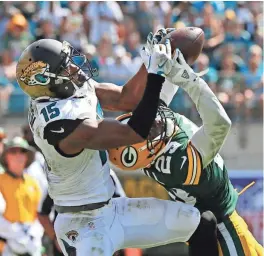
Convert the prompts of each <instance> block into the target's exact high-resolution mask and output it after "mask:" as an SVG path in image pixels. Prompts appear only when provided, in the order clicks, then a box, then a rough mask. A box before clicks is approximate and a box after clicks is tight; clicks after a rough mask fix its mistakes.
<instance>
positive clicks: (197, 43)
mask: <svg viewBox="0 0 264 256" xmlns="http://www.w3.org/2000/svg"><path fill="white" fill-rule="evenodd" d="M166 38H170V41H171V48H172V52H174V50H175V49H176V48H179V50H180V51H181V52H182V54H183V56H184V58H185V60H186V61H187V62H188V64H190V65H191V64H193V63H194V62H195V61H196V59H197V58H198V56H199V54H200V53H201V51H202V49H203V45H204V32H203V30H202V29H200V28H197V27H185V28H180V29H177V30H175V31H173V32H171V33H169V34H168V35H167V36H166ZM164 40H165V39H163V42H164Z"/></svg>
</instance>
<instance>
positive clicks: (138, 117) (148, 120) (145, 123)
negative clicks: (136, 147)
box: [127, 74, 165, 139]
mask: <svg viewBox="0 0 264 256" xmlns="http://www.w3.org/2000/svg"><path fill="white" fill-rule="evenodd" d="M164 81H165V78H164V77H163V76H160V75H156V74H148V80H147V85H146V88H145V92H144V95H143V97H142V99H141V101H140V102H139V104H138V106H137V107H136V109H135V110H134V111H133V113H132V117H131V118H130V119H129V121H128V122H127V124H128V125H129V126H130V127H131V128H132V129H133V130H134V131H135V132H136V133H137V134H138V135H140V136H141V137H142V138H144V139H146V138H147V137H148V134H149V132H150V129H151V126H152V124H153V122H154V120H155V117H156V114H157V110H158V105H159V98H160V91H161V89H162V85H163V82H164Z"/></svg>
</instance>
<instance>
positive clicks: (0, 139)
mask: <svg viewBox="0 0 264 256" xmlns="http://www.w3.org/2000/svg"><path fill="white" fill-rule="evenodd" d="M5 138H6V133H5V131H4V129H3V128H2V127H0V159H1V156H2V154H3V151H4V139H5ZM3 172H4V167H3V166H2V165H1V162H0V174H1V173H3ZM0 252H1V251H0Z"/></svg>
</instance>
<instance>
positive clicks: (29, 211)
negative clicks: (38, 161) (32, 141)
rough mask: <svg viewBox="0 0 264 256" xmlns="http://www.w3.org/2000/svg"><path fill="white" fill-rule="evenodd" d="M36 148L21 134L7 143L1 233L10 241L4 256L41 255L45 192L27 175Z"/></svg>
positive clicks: (0, 182) (0, 195) (0, 185)
mask: <svg viewBox="0 0 264 256" xmlns="http://www.w3.org/2000/svg"><path fill="white" fill-rule="evenodd" d="M33 152H34V150H33V149H32V148H31V147H30V146H29V145H28V143H27V142H26V141H25V140H23V139H22V138H20V137H15V138H13V139H12V140H10V141H8V142H7V143H6V144H5V149H4V152H3V155H2V157H1V162H2V164H3V166H4V168H5V173H3V174H0V201H1V202H0V205H1V207H0V236H1V237H2V238H4V239H5V240H6V244H5V247H4V250H3V256H8V255H9V256H10V255H28V256H40V255H41V237H42V236H43V228H42V226H41V225H40V223H39V222H38V220H37V209H38V207H39V204H40V198H41V191H40V188H39V186H38V184H37V182H36V181H35V179H33V178H31V177H30V176H28V175H27V174H24V170H25V168H26V166H28V165H29V164H30V162H29V161H30V155H31V154H32V153H33Z"/></svg>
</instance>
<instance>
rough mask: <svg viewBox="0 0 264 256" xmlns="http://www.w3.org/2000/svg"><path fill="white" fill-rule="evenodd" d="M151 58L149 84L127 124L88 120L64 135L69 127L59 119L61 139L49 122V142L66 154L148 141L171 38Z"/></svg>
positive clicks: (47, 130)
mask: <svg viewBox="0 0 264 256" xmlns="http://www.w3.org/2000/svg"><path fill="white" fill-rule="evenodd" d="M149 58H150V60H149V67H148V73H149V74H148V78H147V86H146V89H145V92H144V95H143V98H142V100H141V101H140V103H139V104H138V106H137V108H136V109H135V110H134V111H133V115H132V117H131V118H130V120H129V121H128V123H127V124H122V123H120V122H119V121H117V120H112V119H104V120H102V121H101V120H91V119H85V120H80V121H79V123H78V125H77V126H75V127H73V128H71V129H70V133H69V134H67V135H66V136H63V134H62V133H63V132H64V131H66V130H67V127H66V126H65V127H62V126H61V125H63V123H61V122H60V124H59V125H60V128H59V131H62V133H59V134H60V138H61V139H60V140H59V141H58V133H55V134H54V133H53V132H54V131H56V130H57V131H58V128H57V129H56V128H55V130H54V124H52V123H49V124H48V125H47V126H46V127H45V130H44V137H45V138H46V139H47V141H48V142H49V143H50V144H52V145H54V146H58V147H59V149H60V150H62V152H64V153H66V154H75V153H78V152H80V151H81V150H82V149H83V148H90V149H109V148H114V147H120V146H126V145H131V144H134V143H139V142H141V141H143V140H145V139H146V138H147V136H148V134H149V132H150V129H151V126H152V124H153V122H154V120H155V117H156V114H157V109H158V103H159V97H160V91H161V88H162V84H163V82H164V80H165V75H164V71H163V69H164V66H165V63H166V62H167V61H168V60H171V48H170V41H169V40H167V42H166V44H165V45H156V46H155V49H154V51H153V53H152V54H151V55H150V56H149ZM60 121H61V120H60ZM75 124H76V123H75ZM67 126H69V125H67Z"/></svg>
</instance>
